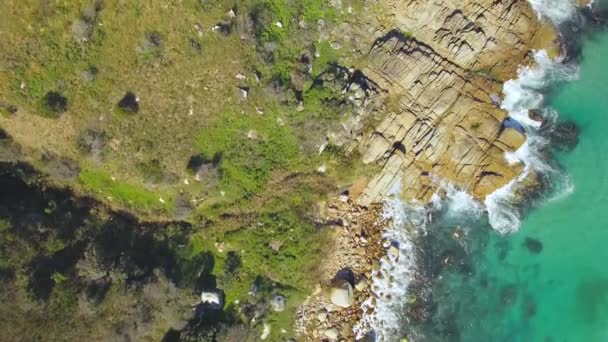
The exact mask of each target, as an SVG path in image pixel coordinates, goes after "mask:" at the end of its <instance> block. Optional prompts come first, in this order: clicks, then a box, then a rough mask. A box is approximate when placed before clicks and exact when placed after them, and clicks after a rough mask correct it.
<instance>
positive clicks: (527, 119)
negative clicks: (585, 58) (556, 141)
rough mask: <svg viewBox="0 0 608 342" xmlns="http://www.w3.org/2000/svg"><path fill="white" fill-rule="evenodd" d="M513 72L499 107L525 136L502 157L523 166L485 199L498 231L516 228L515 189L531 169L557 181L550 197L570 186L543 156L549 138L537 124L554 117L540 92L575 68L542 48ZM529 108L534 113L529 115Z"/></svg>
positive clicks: (574, 74)
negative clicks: (524, 140)
mask: <svg viewBox="0 0 608 342" xmlns="http://www.w3.org/2000/svg"><path fill="white" fill-rule="evenodd" d="M517 76H518V77H517V78H516V79H513V80H510V81H507V82H506V83H505V84H504V87H503V94H504V100H503V102H502V108H503V109H504V110H506V111H507V112H508V113H509V116H510V117H511V118H513V119H515V120H517V121H518V122H520V123H521V124H522V125H523V126H524V128H525V130H526V136H527V139H526V142H525V143H524V144H523V145H522V146H521V147H520V148H519V149H518V150H517V151H515V152H508V153H506V154H505V158H506V159H507V161H509V163H512V164H515V163H522V164H523V165H524V170H523V172H522V174H521V175H520V176H519V177H518V178H516V179H514V180H513V181H511V182H510V183H508V184H507V185H506V186H504V187H502V188H500V189H498V190H497V191H495V192H494V193H492V194H490V195H489V196H487V197H486V199H485V205H486V209H487V211H488V219H489V222H490V225H491V226H492V228H494V229H495V230H496V231H497V232H499V233H501V234H506V233H511V232H514V231H517V230H518V229H519V227H520V225H521V218H520V213H519V206H518V205H517V203H516V202H518V199H517V198H516V195H515V190H516V189H517V187H518V186H519V185H521V183H522V182H523V181H524V180H525V179H526V178H527V177H528V176H530V174H531V173H537V174H542V175H546V176H547V177H545V178H547V179H552V180H553V181H554V182H559V183H561V184H558V185H556V186H555V189H556V190H557V192H556V193H555V194H554V198H561V197H563V196H565V195H567V194H568V193H571V192H572V191H573V190H574V186H573V184H572V182H571V181H570V179H569V178H568V176H567V175H564V174H562V173H561V171H560V170H559V169H556V168H554V167H553V165H552V164H551V161H550V160H547V156H546V153H544V151H545V150H546V148H547V146H548V145H549V140H548V138H547V137H546V136H544V135H543V131H541V126H545V127H552V126H554V125H555V123H556V121H557V117H558V115H557V112H555V111H554V110H552V109H550V108H546V107H545V104H544V100H545V99H544V95H543V93H545V92H546V90H547V88H548V87H549V86H551V85H553V84H555V83H557V82H563V81H571V80H574V79H576V78H577V76H578V68H577V67H576V66H573V65H571V64H565V63H563V60H562V58H559V57H558V58H555V59H551V58H550V57H549V56H548V55H547V52H546V51H544V50H540V51H537V52H535V54H534V64H533V65H532V66H527V67H521V68H520V69H519V71H518V75H517ZM531 112H534V113H535V114H536V116H533V115H530V113H531Z"/></svg>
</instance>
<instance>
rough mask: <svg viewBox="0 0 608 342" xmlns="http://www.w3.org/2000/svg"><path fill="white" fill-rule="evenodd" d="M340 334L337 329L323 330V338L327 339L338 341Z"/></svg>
mask: <svg viewBox="0 0 608 342" xmlns="http://www.w3.org/2000/svg"><path fill="white" fill-rule="evenodd" d="M339 334H340V333H339V332H338V329H336V328H330V329H325V330H323V336H325V337H327V338H328V339H330V340H332V341H333V340H337V339H338V335H339Z"/></svg>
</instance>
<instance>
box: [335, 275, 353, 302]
mask: <svg viewBox="0 0 608 342" xmlns="http://www.w3.org/2000/svg"><path fill="white" fill-rule="evenodd" d="M329 300H330V301H331V302H332V303H333V304H334V305H336V306H339V307H342V308H348V307H350V306H351V305H353V302H354V297H353V287H352V285H351V284H350V283H349V282H348V281H346V280H342V279H340V280H336V281H335V282H334V283H333V285H332V288H331V290H330V291H329Z"/></svg>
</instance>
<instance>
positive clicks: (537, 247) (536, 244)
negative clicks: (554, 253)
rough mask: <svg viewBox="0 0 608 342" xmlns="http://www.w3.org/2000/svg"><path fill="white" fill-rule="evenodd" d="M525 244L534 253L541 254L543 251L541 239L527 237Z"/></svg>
mask: <svg viewBox="0 0 608 342" xmlns="http://www.w3.org/2000/svg"><path fill="white" fill-rule="evenodd" d="M524 246H526V248H527V249H528V251H529V252H530V253H532V254H540V252H542V251H543V243H542V242H541V241H540V240H537V239H533V238H530V237H527V238H526V240H525V241H524Z"/></svg>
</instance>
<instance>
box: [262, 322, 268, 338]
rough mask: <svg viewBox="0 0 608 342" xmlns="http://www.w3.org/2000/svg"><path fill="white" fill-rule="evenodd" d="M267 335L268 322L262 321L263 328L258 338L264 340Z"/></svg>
mask: <svg viewBox="0 0 608 342" xmlns="http://www.w3.org/2000/svg"><path fill="white" fill-rule="evenodd" d="M268 336H270V324H268V323H264V330H262V335H261V336H260V338H261V339H262V340H265V339H267V338H268Z"/></svg>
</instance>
